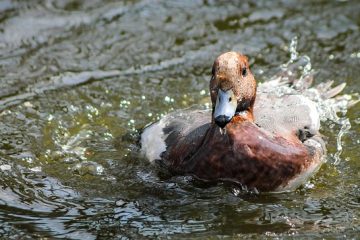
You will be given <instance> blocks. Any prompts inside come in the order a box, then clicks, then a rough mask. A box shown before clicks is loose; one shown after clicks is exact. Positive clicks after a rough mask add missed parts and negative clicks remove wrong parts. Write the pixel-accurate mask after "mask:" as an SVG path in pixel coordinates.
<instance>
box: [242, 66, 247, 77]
mask: <svg viewBox="0 0 360 240" xmlns="http://www.w3.org/2000/svg"><path fill="white" fill-rule="evenodd" d="M241 74H242V76H243V77H246V74H247V70H246V68H243V69H242V71H241Z"/></svg>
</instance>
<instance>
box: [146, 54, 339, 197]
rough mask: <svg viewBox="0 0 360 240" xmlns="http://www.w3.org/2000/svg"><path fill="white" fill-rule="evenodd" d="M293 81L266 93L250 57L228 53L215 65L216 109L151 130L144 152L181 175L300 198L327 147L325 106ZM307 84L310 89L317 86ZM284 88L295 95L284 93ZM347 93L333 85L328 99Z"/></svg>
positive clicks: (188, 113)
mask: <svg viewBox="0 0 360 240" xmlns="http://www.w3.org/2000/svg"><path fill="white" fill-rule="evenodd" d="M279 79H280V80H279ZM284 79H286V80H285V81H284ZM289 79H291V76H290V75H288V76H286V77H284V76H282V77H280V78H277V79H276V80H273V81H269V83H265V84H263V85H262V86H261V87H260V88H259V87H258V85H257V83H256V80H255V78H254V75H253V74H252V72H251V70H250V66H249V61H248V58H247V57H246V56H245V55H243V54H241V53H238V52H233V51H231V52H226V53H223V54H221V55H220V56H218V57H217V58H216V60H215V61H214V63H213V66H212V74H211V79H210V84H209V92H210V99H211V106H212V107H211V108H210V109H209V110H200V109H185V110H178V111H175V112H172V113H169V114H167V115H165V116H164V117H163V118H161V119H160V120H159V121H158V122H155V123H152V124H150V125H148V126H146V127H145V128H144V129H143V132H142V134H141V139H140V143H141V151H142V153H143V154H144V155H145V157H146V158H147V159H148V160H149V161H150V162H152V163H158V164H160V165H161V166H164V167H165V168H166V169H168V171H169V172H170V173H171V174H173V175H184V176H185V175H190V176H192V177H195V178H196V179H200V180H203V181H207V182H219V181H230V182H233V183H235V184H239V185H240V186H242V187H243V188H245V189H252V190H256V191H259V192H284V191H293V190H295V189H297V188H298V187H299V186H301V185H302V184H304V183H305V182H307V181H308V179H309V178H310V177H311V176H313V175H314V174H315V173H316V172H317V171H318V169H319V168H320V166H321V165H322V163H323V162H324V161H325V160H324V159H325V155H326V147H325V141H324V139H323V136H322V135H321V134H320V132H319V129H320V113H319V110H318V107H317V104H316V103H315V102H314V101H313V100H311V99H310V98H309V97H308V96H305V95H303V94H301V91H300V90H299V89H296V88H295V87H294V85H296V84H295V83H296V81H295V80H294V79H293V80H291V81H290V80H289ZM303 81H305V82H306V84H303V85H302V86H305V87H303V88H309V85H311V83H310V82H311V81H312V79H311V78H309V79H305V80H304V79H303ZM291 84H292V85H293V86H291ZM283 87H285V88H286V89H287V90H288V91H285V93H282V94H279V92H278V91H277V90H278V89H279V88H283ZM344 87H345V84H340V85H339V86H337V87H335V88H330V84H328V85H327V88H324V89H326V92H323V93H327V98H332V97H334V96H336V95H337V94H338V93H340V92H341V91H342V90H343V89H344ZM283 92H284V91H283ZM323 95H326V94H323Z"/></svg>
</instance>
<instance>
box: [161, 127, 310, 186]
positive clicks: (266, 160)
mask: <svg viewBox="0 0 360 240" xmlns="http://www.w3.org/2000/svg"><path fill="white" fill-rule="evenodd" d="M187 145H188V144H186V142H182V141H181V140H180V141H179V142H178V145H177V146H183V148H182V149H183V150H182V151H181V153H180V152H178V151H173V152H171V151H170V152H169V153H168V154H166V156H165V159H164V161H166V163H167V165H168V166H169V168H170V170H171V171H173V172H175V173H178V174H192V175H194V176H196V177H198V178H200V179H205V180H219V179H224V180H231V181H234V182H238V183H241V184H243V185H246V186H247V187H249V188H257V189H258V190H262V191H271V190H274V189H276V188H278V187H279V186H281V185H282V184H284V183H287V182H288V181H289V180H290V179H292V178H294V177H295V176H296V175H298V174H299V173H301V171H302V170H303V169H304V168H306V167H307V165H309V164H310V163H311V156H309V151H308V150H307V148H306V147H305V146H304V145H303V144H302V143H301V142H300V141H296V140H294V141H291V142H290V141H288V140H286V139H284V138H282V137H279V136H274V135H270V134H269V133H266V132H264V131H263V130H261V129H260V128H259V127H257V126H256V125H255V124H254V123H251V122H242V123H231V124H228V125H227V126H226V129H225V131H223V132H221V131H220V128H219V127H217V126H215V125H212V126H210V127H209V128H208V130H207V132H206V134H205V136H204V137H203V139H202V141H199V144H198V146H196V147H194V148H192V147H191V146H188V147H187ZM176 149H177V150H178V149H179V148H178V147H177V148H176Z"/></svg>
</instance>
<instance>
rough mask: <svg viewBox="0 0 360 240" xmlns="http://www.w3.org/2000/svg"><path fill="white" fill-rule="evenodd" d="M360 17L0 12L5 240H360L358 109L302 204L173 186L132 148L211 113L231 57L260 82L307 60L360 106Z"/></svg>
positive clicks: (353, 12) (66, 9)
mask: <svg viewBox="0 0 360 240" xmlns="http://www.w3.org/2000/svg"><path fill="white" fill-rule="evenodd" d="M359 11H360V4H359V3H358V2H357V1H338V2H326V1H309V0H307V1H303V2H302V3H301V4H299V3H297V2H292V1H280V2H276V3H275V2H273V1H257V2H256V3H255V2H252V1H242V2H241V3H240V2H239V3H236V2H235V1H234V2H226V3H220V2H216V1H181V2H176V1H122V2H116V1H106V2H103V1H99V0H93V1H71V0H66V1H52V0H49V1H35V2H34V1H32V2H31V3H30V2H26V1H22V2H21V1H9V0H4V1H0V12H1V14H0V29H1V30H0V84H1V87H0V139H1V140H0V183H1V189H0V236H1V237H2V238H6V239H33V238H66V239H96V238H100V239H102V238H104V239H107V238H110V239H111V238H114V239H134V238H135V239H137V238H146V237H147V238H175V239H176V238H200V239H202V238H217V237H219V238H222V237H224V238H225V237H231V238H241V239H242V238H255V239H262V238H272V237H278V238H293V237H299V238H328V237H329V238H347V239H351V238H353V239H356V238H357V235H358V232H359V231H360V222H359V218H360V215H359V213H360V212H359V207H360V190H359V189H360V188H359V178H360V175H359V172H360V171H359V169H360V163H359V161H358V159H359V158H360V152H359V151H358V145H359V144H360V140H359V139H360V118H359V113H360V106H359V104H358V105H356V106H354V107H353V108H352V109H350V110H349V111H348V112H347V113H346V112H342V113H340V114H339V115H338V117H335V116H332V117H327V118H330V120H327V121H325V122H324V123H323V125H322V129H321V131H322V133H323V134H324V136H326V138H327V141H328V144H327V147H328V156H327V163H326V164H324V165H323V166H322V168H321V169H320V171H319V173H318V174H317V175H316V176H315V177H314V178H313V179H311V180H310V181H309V182H308V183H307V184H306V185H305V186H304V187H302V188H300V189H298V190H297V191H295V192H291V193H282V194H264V193H260V194H256V193H247V192H244V191H241V189H240V188H238V187H236V186H234V185H231V184H227V183H217V184H205V183H203V182H198V181H196V180H194V179H192V178H190V177H173V176H170V175H169V174H167V173H166V172H162V171H160V170H159V169H158V168H157V167H155V166H152V165H150V164H149V163H148V162H147V161H146V160H145V159H144V158H143V157H142V156H141V155H140V154H139V146H138V144H137V138H138V136H139V129H142V128H143V127H144V126H145V125H146V124H148V123H150V122H153V121H156V120H158V119H160V118H161V116H163V115H164V114H166V113H168V112H170V111H173V110H176V109H183V108H187V107H190V106H193V105H196V106H200V107H202V108H208V107H209V99H208V97H207V96H208V81H209V77H210V71H211V65H212V61H213V59H214V58H215V57H216V56H217V55H218V54H220V53H221V52H224V51H228V50H236V51H241V52H244V53H246V54H247V55H248V56H249V59H250V61H251V65H252V70H253V72H254V74H255V76H256V78H257V80H258V81H260V82H264V81H267V80H269V78H270V77H271V76H272V75H273V74H274V73H276V72H278V71H279V70H281V69H282V68H284V67H286V66H285V65H283V64H284V63H287V62H288V60H289V58H290V59H297V58H300V57H301V56H303V55H306V56H308V57H307V58H306V59H308V60H310V59H311V65H310V69H308V70H309V71H310V70H311V71H314V73H315V84H319V83H321V82H325V81H328V80H334V82H335V84H340V83H342V82H346V83H347V87H346V88H345V90H344V93H345V94H348V95H349V94H355V93H356V92H359V88H358V84H357V81H358V78H359V75H360V72H359V71H360V70H359V67H358V66H359V63H360V45H359V41H358V39H359V38H360V34H359V26H360V17H359V14H358V13H359ZM294 37H297V43H298V44H297V45H298V46H297V50H298V52H299V53H297V52H296V51H295V50H296V49H295V50H294V49H293V46H292V45H290V43H291V40H292V39H296V38H294ZM298 73H299V76H301V73H303V71H299V72H298ZM337 104H339V106H340V107H341V101H339V102H338V103H337Z"/></svg>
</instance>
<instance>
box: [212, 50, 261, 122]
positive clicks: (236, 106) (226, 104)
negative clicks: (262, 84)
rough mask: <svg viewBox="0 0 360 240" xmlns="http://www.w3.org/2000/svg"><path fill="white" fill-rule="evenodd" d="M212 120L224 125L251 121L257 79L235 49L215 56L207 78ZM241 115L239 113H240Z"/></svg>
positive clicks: (242, 56)
mask: <svg viewBox="0 0 360 240" xmlns="http://www.w3.org/2000/svg"><path fill="white" fill-rule="evenodd" d="M210 95H211V101H212V106H213V120H214V121H213V122H214V123H216V124H217V125H218V126H219V127H221V128H224V127H225V126H226V125H227V123H229V122H231V121H239V120H240V119H242V120H244V119H245V120H250V121H253V114H252V110H253V106H254V102H255V98H256V81H255V78H254V76H253V75H252V73H251V71H250V68H249V63H248V59H247V57H246V56H244V55H242V54H240V53H237V52H227V53H223V54H221V55H220V56H219V57H217V58H216V60H215V62H214V65H213V68H212V77H211V81H210ZM239 116H240V117H239Z"/></svg>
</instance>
